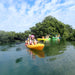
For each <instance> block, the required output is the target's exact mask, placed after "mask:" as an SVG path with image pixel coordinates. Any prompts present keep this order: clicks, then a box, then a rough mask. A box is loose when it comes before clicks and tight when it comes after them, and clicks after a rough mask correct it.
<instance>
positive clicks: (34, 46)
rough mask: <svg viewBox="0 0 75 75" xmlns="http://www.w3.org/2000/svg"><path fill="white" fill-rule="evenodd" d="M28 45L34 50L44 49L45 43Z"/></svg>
mask: <svg viewBox="0 0 75 75" xmlns="http://www.w3.org/2000/svg"><path fill="white" fill-rule="evenodd" d="M26 47H27V48H30V49H34V50H43V48H44V44H36V45H27V46H26Z"/></svg>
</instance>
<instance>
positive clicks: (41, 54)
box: [0, 41, 75, 75]
mask: <svg viewBox="0 0 75 75" xmlns="http://www.w3.org/2000/svg"><path fill="white" fill-rule="evenodd" d="M0 75H75V42H58V41H53V42H49V43H48V42H47V43H46V44H45V47H44V50H43V51H33V50H30V49H28V48H26V47H25V46H24V43H21V44H10V45H1V46H0Z"/></svg>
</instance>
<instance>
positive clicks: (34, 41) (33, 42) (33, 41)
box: [30, 35, 37, 45]
mask: <svg viewBox="0 0 75 75" xmlns="http://www.w3.org/2000/svg"><path fill="white" fill-rule="evenodd" d="M35 44H37V41H36V39H35V36H34V35H31V40H30V45H35Z"/></svg>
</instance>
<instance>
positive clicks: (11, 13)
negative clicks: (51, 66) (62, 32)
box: [0, 0, 75, 32]
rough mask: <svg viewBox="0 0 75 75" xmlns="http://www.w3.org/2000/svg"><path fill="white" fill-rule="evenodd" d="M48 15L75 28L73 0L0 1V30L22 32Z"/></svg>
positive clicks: (74, 3) (74, 2)
mask: <svg viewBox="0 0 75 75" xmlns="http://www.w3.org/2000/svg"><path fill="white" fill-rule="evenodd" d="M48 15H52V16H54V17H56V18H57V19H58V20H60V21H62V22H63V23H65V24H70V25H71V26H72V27H73V28H75V0H0V30H4V31H15V32H24V31H25V30H28V29H29V28H30V27H32V26H34V25H35V24H36V23H38V22H41V21H42V20H43V19H44V18H45V17H46V16H48Z"/></svg>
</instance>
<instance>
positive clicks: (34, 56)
mask: <svg viewBox="0 0 75 75" xmlns="http://www.w3.org/2000/svg"><path fill="white" fill-rule="evenodd" d="M27 51H28V52H29V54H30V55H31V56H32V59H36V55H37V56H38V57H39V58H44V57H45V54H44V51H38V50H27Z"/></svg>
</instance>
